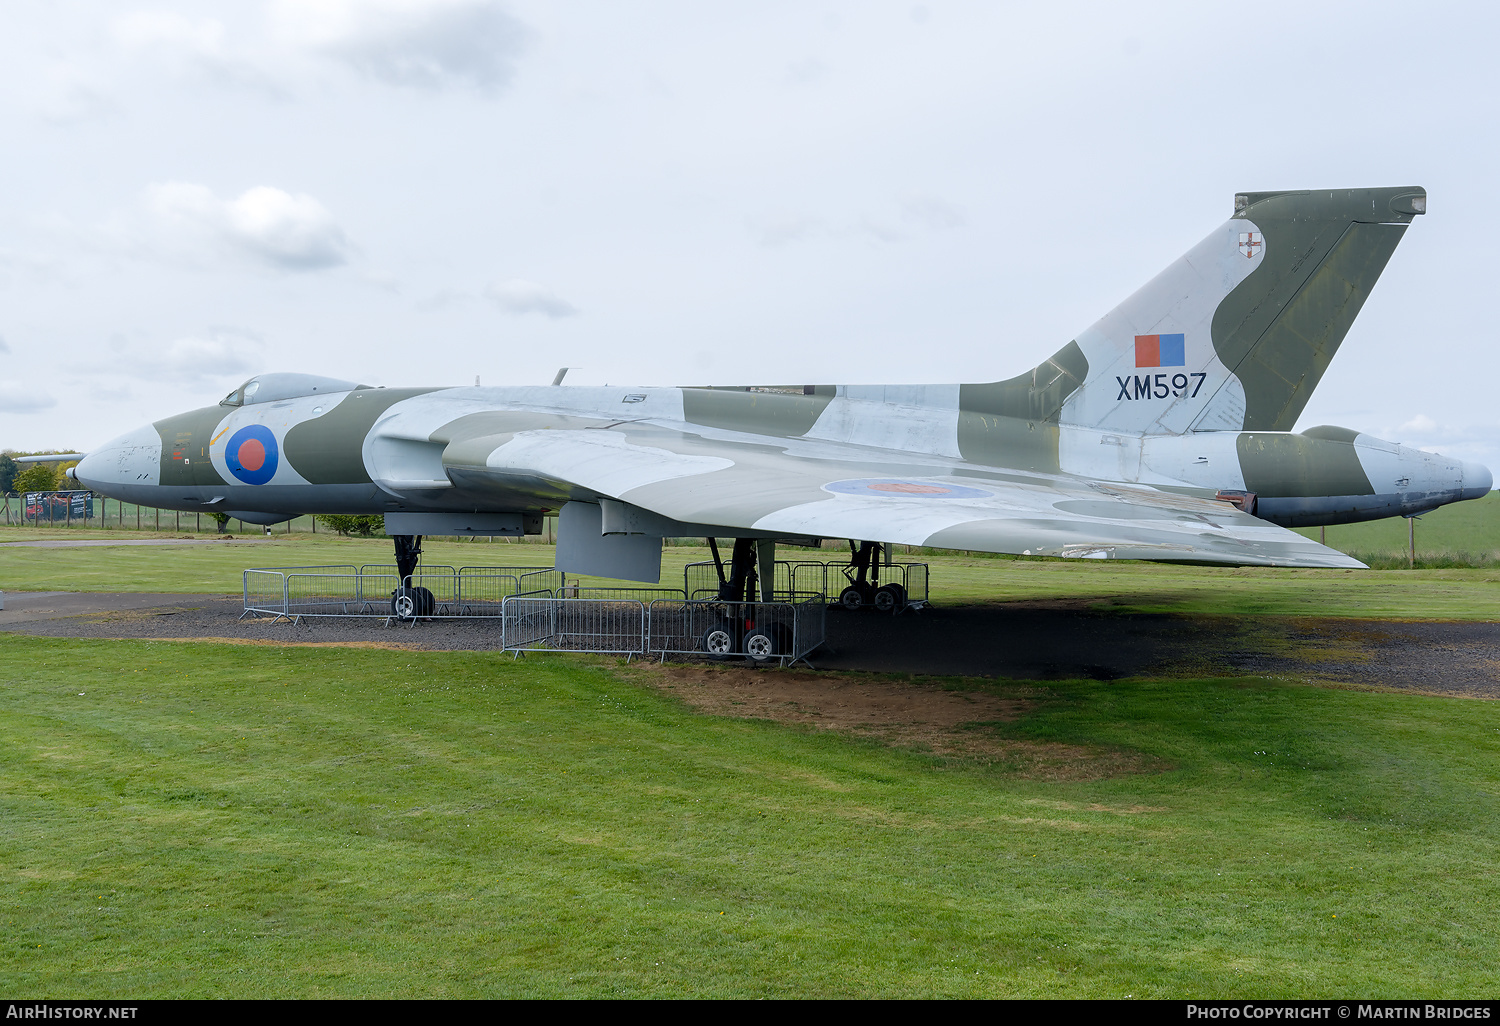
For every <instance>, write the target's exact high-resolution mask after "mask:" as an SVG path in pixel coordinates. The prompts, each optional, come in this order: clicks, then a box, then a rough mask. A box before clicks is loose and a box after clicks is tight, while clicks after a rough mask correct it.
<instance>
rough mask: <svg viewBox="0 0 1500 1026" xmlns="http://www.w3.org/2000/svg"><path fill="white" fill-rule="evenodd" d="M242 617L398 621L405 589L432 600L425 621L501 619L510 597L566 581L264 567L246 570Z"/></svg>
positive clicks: (431, 571) (454, 571) (513, 571)
mask: <svg viewBox="0 0 1500 1026" xmlns="http://www.w3.org/2000/svg"><path fill="white" fill-rule="evenodd" d="M243 581H244V583H243V590H244V612H243V613H241V614H240V615H241V617H244V616H245V615H246V614H249V613H260V614H268V615H272V616H276V617H278V618H279V617H286V618H288V619H291V620H299V619H301V618H302V617H304V616H343V617H377V616H378V617H382V618H391V617H394V616H395V615H396V614H395V610H394V608H393V606H392V599H393V597H394V596H395V593H396V591H397V588H398V587H399V586H401V585H403V584H404V585H405V587H406V588H407V589H408V590H409V591H416V589H419V588H420V589H424V590H425V591H426V592H427V594H428V595H430V596H431V603H430V607H429V608H425V609H422V610H421V612H420V613H419V617H420V618H421V619H460V618H462V619H468V618H473V617H498V616H500V615H501V603H503V602H504V601H505V599H507V598H509V597H510V596H512V595H519V594H528V593H532V594H534V593H541V594H551V593H553V592H554V591H556V590H559V589H561V588H562V587H563V586H564V585H565V583H566V577H565V575H564V574H563V572H562V571H561V570H555V569H551V568H541V569H539V568H537V567H462V568H454V567H451V566H423V567H420V568H419V569H418V571H417V572H416V573H414V574H411V575H410V576H408V577H407V578H406V579H405V581H402V580H401V579H400V578H399V577H398V576H397V570H396V568H395V567H394V566H389V565H383V564H374V563H367V564H365V565H364V566H361V567H354V566H352V565H350V566H297V567H275V568H270V567H265V568H258V569H252V570H246V571H244V575H243Z"/></svg>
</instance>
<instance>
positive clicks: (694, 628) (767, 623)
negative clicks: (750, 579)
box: [241, 564, 827, 665]
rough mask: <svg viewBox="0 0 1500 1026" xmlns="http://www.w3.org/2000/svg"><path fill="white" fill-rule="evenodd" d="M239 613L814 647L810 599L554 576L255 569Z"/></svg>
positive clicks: (625, 651) (756, 654) (815, 609)
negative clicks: (734, 596) (705, 593)
mask: <svg viewBox="0 0 1500 1026" xmlns="http://www.w3.org/2000/svg"><path fill="white" fill-rule="evenodd" d="M243 593H244V611H243V612H242V613H241V617H242V618H243V617H244V616H246V615H249V614H252V613H253V614H258V615H262V616H271V617H274V618H275V619H283V618H284V619H288V620H291V621H292V622H294V623H296V622H300V621H301V620H302V619H303V618H304V617H367V618H369V617H373V618H381V619H384V620H385V621H386V623H387V624H390V623H393V622H404V623H408V624H415V623H416V622H417V621H419V620H460V619H485V618H488V619H495V618H498V619H499V621H500V633H501V647H502V648H503V649H504V650H505V651H510V652H515V653H517V654H519V653H521V652H528V651H557V652H597V653H609V654H616V655H624V656H626V657H627V658H630V657H634V656H645V655H655V656H660V657H661V658H662V659H665V658H666V657H667V656H668V655H700V656H706V657H708V658H710V659H728V658H732V657H743V658H747V659H750V660H752V661H754V662H758V663H761V662H768V661H772V660H775V661H777V662H779V663H781V664H783V665H784V664H787V663H791V662H796V661H798V660H806V659H807V657H808V656H809V655H810V654H811V653H812V652H813V651H814V650H816V649H817V648H818V647H819V646H820V645H822V644H823V643H824V640H825V633H824V632H825V616H826V612H827V601H826V599H825V597H824V596H823V595H822V594H821V593H815V594H806V595H797V596H793V597H790V598H789V599H788V600H787V601H779V602H753V601H752V602H722V601H719V600H718V598H717V595H715V596H712V597H709V598H706V599H694V598H693V597H692V596H691V595H689V594H688V593H687V592H686V591H683V590H679V589H676V588H648V587H641V588H628V587H627V588H622V587H594V586H588V585H581V584H579V583H578V582H577V581H576V580H570V579H569V578H568V577H567V575H566V574H564V573H563V572H562V571H561V570H557V569H553V568H547V569H537V568H535V567H503V566H465V567H451V566H423V567H421V568H420V569H419V570H418V571H417V572H415V573H412V574H410V575H408V576H406V577H405V578H402V577H400V576H399V574H398V572H397V570H396V568H395V567H393V566H385V565H382V564H366V565H364V566H352V565H342V566H316V567H314V566H293V567H258V568H255V569H249V570H245V571H244V572H243Z"/></svg>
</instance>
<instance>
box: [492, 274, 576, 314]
mask: <svg viewBox="0 0 1500 1026" xmlns="http://www.w3.org/2000/svg"><path fill="white" fill-rule="evenodd" d="M484 294H485V295H486V296H488V297H489V298H490V299H492V300H493V301H494V302H495V305H496V306H498V307H500V309H502V310H504V311H505V312H506V313H508V314H516V315H518V316H519V315H520V314H529V313H539V314H546V315H547V316H548V317H552V318H557V317H570V316H572V315H573V314H576V313H577V312H578V308H577V307H575V306H574V305H573V304H572V303H569V302H568V301H567V300H566V299H563V298H562V297H561V296H559V295H558V294H557V293H555V292H553V291H552V290H551V289H549V288H547V287H546V286H545V285H538V284H537V283H536V282H534V281H525V280H523V279H521V278H511V279H510V280H509V281H500V282H495V283H494V284H493V285H490V286H488V287H486V288H485V290H484Z"/></svg>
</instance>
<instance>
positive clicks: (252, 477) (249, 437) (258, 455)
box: [224, 424, 280, 485]
mask: <svg viewBox="0 0 1500 1026" xmlns="http://www.w3.org/2000/svg"><path fill="white" fill-rule="evenodd" d="M224 462H225V463H227V464H229V472H230V473H231V474H233V475H234V476H235V477H237V478H238V479H239V480H241V481H243V482H245V484H252V485H263V484H265V483H266V482H267V481H269V480H271V478H273V477H275V476H276V467H277V464H278V463H279V462H280V460H279V458H278V453H277V448H276V436H275V435H273V434H271V429H270V428H268V427H266V426H265V425H263V424H251V425H250V426H249V427H242V428H240V429H239V430H238V431H236V432H235V433H234V435H233V436H232V437H231V438H230V439H229V444H228V445H227V446H225V447H224Z"/></svg>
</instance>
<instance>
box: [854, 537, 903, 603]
mask: <svg viewBox="0 0 1500 1026" xmlns="http://www.w3.org/2000/svg"><path fill="white" fill-rule="evenodd" d="M883 549H886V547H885V546H884V545H882V544H881V543H880V542H860V543H859V547H858V548H856V547H855V545H854V541H853V540H852V539H851V540H850V542H849V565H848V566H847V567H845V568H844V577H845V579H847V580H848V582H849V587H847V588H845V589H844V590H843V591H841V592H840V593H839V605H841V606H843V607H844V608H845V609H848V610H856V609H861V608H863V607H864V606H874V607H875V609H876V610H877V611H878V612H882V613H899V612H900V611H901V610H902V609H904V608H905V607H906V589H905V588H903V587H902V586H901V585H899V584H887V585H884V586H882V585H881V583H880V559H881V555H882V554H883V553H882V550H883ZM884 555H886V556H889V551H888V550H887V551H886V552H884Z"/></svg>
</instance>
